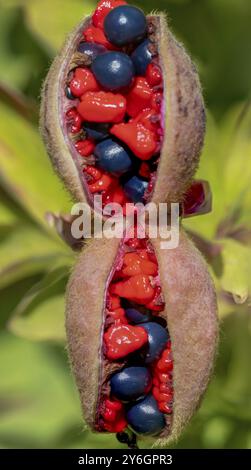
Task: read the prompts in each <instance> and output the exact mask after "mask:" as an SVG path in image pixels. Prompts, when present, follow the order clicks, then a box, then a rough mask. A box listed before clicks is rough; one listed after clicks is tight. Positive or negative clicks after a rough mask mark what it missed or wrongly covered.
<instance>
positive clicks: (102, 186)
mask: <svg viewBox="0 0 251 470" xmlns="http://www.w3.org/2000/svg"><path fill="white" fill-rule="evenodd" d="M112 184H113V178H112V177H111V176H110V175H108V174H104V175H103V176H101V178H100V179H99V180H98V181H97V182H96V183H91V184H88V186H89V190H90V192H91V193H98V192H100V191H107V190H108V189H109V188H110V186H111V185H112Z"/></svg>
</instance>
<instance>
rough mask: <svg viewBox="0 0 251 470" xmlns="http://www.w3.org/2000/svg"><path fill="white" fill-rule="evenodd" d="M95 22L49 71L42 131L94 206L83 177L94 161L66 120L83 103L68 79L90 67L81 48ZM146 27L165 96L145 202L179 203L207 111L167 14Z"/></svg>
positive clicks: (62, 171)
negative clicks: (70, 88) (83, 153)
mask: <svg viewBox="0 0 251 470" xmlns="http://www.w3.org/2000/svg"><path fill="white" fill-rule="evenodd" d="M91 21H92V20H91V17H87V18H85V19H84V20H83V21H81V22H80V24H79V25H78V26H77V27H76V28H75V29H74V31H73V32H72V33H71V34H70V36H69V37H68V39H67V41H66V43H65V45H64V47H63V48H62V50H61V52H60V53H59V54H58V56H57V57H56V58H55V60H54V62H53V64H52V66H51V68H50V70H49V73H48V76H47V78H46V80H45V83H44V87H43V91H42V105H41V132H42V136H43V139H44V142H45V144H46V147H47V150H48V153H49V155H50V157H51V160H52V164H53V167H54V169H55V170H56V171H57V173H58V174H59V176H60V177H61V178H62V180H63V181H64V183H65V185H66V187H67V188H68V190H69V192H70V193H71V194H72V195H73V197H74V198H75V199H76V200H77V201H78V202H85V201H87V202H88V203H89V204H90V205H91V206H93V193H92V192H90V188H89V186H88V181H87V180H86V178H85V176H84V175H83V166H84V165H89V164H90V162H92V160H91V159H90V158H89V161H87V160H88V159H83V157H81V156H80V155H79V153H78V151H77V150H76V147H75V143H76V138H79V139H82V140H84V139H85V138H86V136H85V135H84V134H83V133H82V135H81V132H82V130H81V131H80V133H79V134H78V135H77V137H76V135H71V134H69V129H68V127H67V122H66V119H65V116H66V113H67V111H68V110H69V109H70V108H71V107H72V106H73V105H75V104H76V106H77V101H78V100H77V99H76V101H74V100H73V101H70V100H69V99H68V98H67V97H66V94H65V90H66V87H67V85H69V77H70V76H71V74H72V73H73V71H74V70H75V69H76V67H83V66H89V65H90V62H88V60H89V59H88V58H87V56H86V55H85V54H82V53H80V52H79V51H78V46H79V44H80V42H81V41H83V31H85V30H86V29H87V28H88V27H89V26H90V25H91ZM147 24H148V33H147V35H148V38H149V39H150V41H151V44H152V50H153V49H154V54H155V56H154V60H156V57H157V60H158V65H159V67H160V68H161V71H162V77H163V96H162V103H161V110H160V113H159V114H160V117H159V118H160V126H161V133H162V138H161V145H160V150H159V157H158V159H157V162H156V161H155V164H154V165H153V167H151V168H150V173H151V177H150V178H151V179H150V182H151V187H148V189H147V190H146V193H145V202H150V201H151V202H156V203H159V202H167V203H170V202H180V201H181V200H182V198H183V195H184V193H185V191H186V190H187V188H188V187H189V185H190V183H191V181H192V178H193V176H194V173H195V171H196V169H197V165H198V161H199V156H200V153H201V149H202V146H203V139H204V131H205V110H204V104H203V98H202V94H201V87H200V82H199V78H198V74H197V71H196V68H195V66H194V64H193V63H192V61H191V60H190V58H189V56H188V55H187V53H186V52H185V50H184V48H183V46H182V45H181V44H180V43H178V42H177V40H176V39H175V37H174V36H173V34H172V33H171V31H170V29H169V27H168V26H167V21H166V17H165V15H163V14H157V15H150V16H148V17H147ZM73 98H74V97H73ZM115 127H116V126H115Z"/></svg>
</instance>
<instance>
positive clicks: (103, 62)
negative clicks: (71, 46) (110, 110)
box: [92, 52, 135, 91]
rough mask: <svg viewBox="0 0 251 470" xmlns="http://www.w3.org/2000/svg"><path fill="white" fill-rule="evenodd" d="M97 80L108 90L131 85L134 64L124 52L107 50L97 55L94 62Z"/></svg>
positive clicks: (93, 70) (93, 69) (93, 67)
mask: <svg viewBox="0 0 251 470" xmlns="http://www.w3.org/2000/svg"><path fill="white" fill-rule="evenodd" d="M92 72H93V73H94V75H95V77H96V80H97V81H98V82H99V84H100V85H101V86H102V87H103V88H105V89H106V90H111V91H116V90H120V89H121V88H126V87H128V86H130V85H131V83H132V80H133V78H134V75H135V70H134V65H133V63H132V61H131V59H130V57H129V56H128V55H127V54H124V53H123V52H107V53H106V54H102V55H99V56H98V57H96V59H95V60H94V62H93V64H92Z"/></svg>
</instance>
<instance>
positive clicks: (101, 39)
mask: <svg viewBox="0 0 251 470" xmlns="http://www.w3.org/2000/svg"><path fill="white" fill-rule="evenodd" d="M83 35H84V38H85V40H86V42H95V43H98V44H102V46H105V47H106V49H110V50H118V48H117V47H115V46H113V44H111V43H110V42H109V41H108V39H107V38H106V36H105V33H104V31H102V29H99V28H95V26H90V27H89V28H87V29H86V30H85V31H84V32H83Z"/></svg>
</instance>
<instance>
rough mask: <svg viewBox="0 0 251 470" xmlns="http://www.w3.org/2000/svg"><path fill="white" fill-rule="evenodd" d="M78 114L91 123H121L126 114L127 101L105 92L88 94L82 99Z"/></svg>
mask: <svg viewBox="0 0 251 470" xmlns="http://www.w3.org/2000/svg"><path fill="white" fill-rule="evenodd" d="M78 112H79V114H80V115H81V116H82V118H83V119H84V120H86V121H89V122H112V123H117V122H121V121H122V120H123V118H124V116H125V112H126V99H125V98H124V97H123V96H122V95H120V94H116V95H115V94H114V93H109V92H108V93H106V92H104V91H99V92H87V93H85V94H84V95H83V96H82V98H81V103H80V104H79V105H78Z"/></svg>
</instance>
